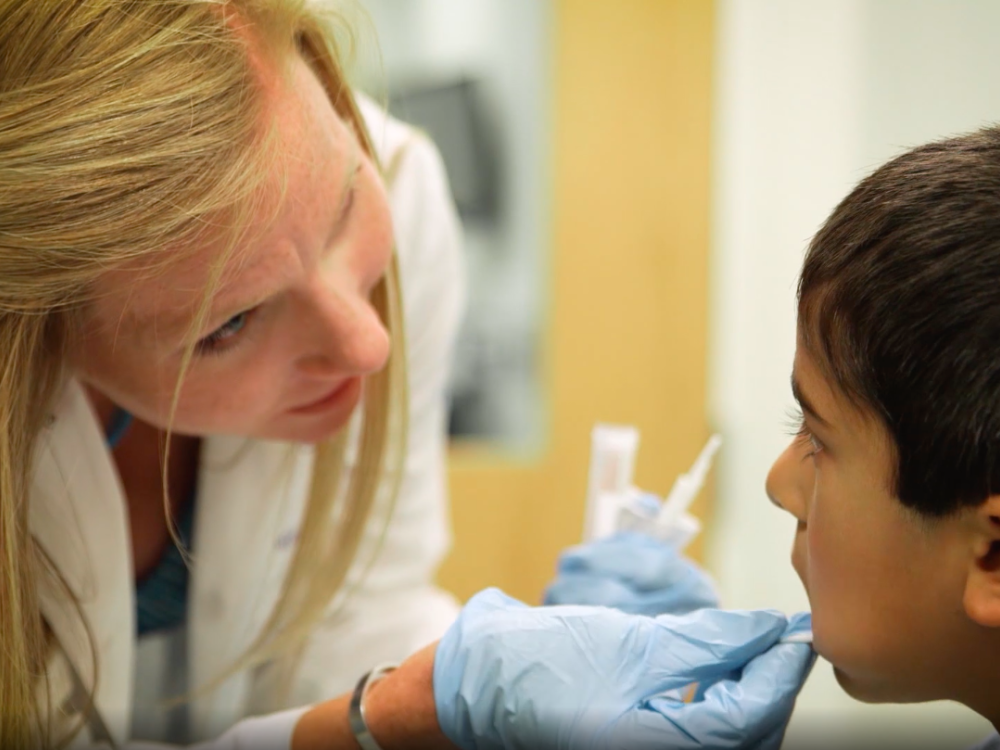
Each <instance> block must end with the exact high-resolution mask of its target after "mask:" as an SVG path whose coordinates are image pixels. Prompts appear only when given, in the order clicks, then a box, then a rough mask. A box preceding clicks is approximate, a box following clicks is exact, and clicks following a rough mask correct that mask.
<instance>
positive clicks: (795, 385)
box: [792, 372, 830, 427]
mask: <svg viewBox="0 0 1000 750" xmlns="http://www.w3.org/2000/svg"><path fill="white" fill-rule="evenodd" d="M792 395H793V396H794V397H795V400H796V401H798V402H799V406H801V407H802V411H803V412H805V413H806V414H808V415H809V416H810V417H811V418H812V419H814V420H815V421H817V422H819V423H820V424H821V425H822V426H823V427H830V423H829V422H827V421H826V420H825V419H823V417H821V416H820V414H819V412H818V411H816V407H814V406H813V405H812V402H811V401H810V400H809V397H808V396H806V394H805V393H803V392H802V386H801V385H800V384H799V381H798V378H796V377H795V373H794V372H792Z"/></svg>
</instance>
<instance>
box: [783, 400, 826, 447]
mask: <svg viewBox="0 0 1000 750" xmlns="http://www.w3.org/2000/svg"><path fill="white" fill-rule="evenodd" d="M788 418H789V419H788V427H789V428H790V429H789V434H790V435H791V436H792V437H793V438H795V443H796V444H797V445H808V447H809V452H808V453H806V455H805V456H804V457H803V458H813V457H814V456H815V455H816V454H817V453H819V452H820V451H822V450H823V443H822V442H820V440H819V438H817V437H816V436H815V435H813V434H812V432H810V430H809V428H808V427H806V418H805V416H804V415H803V414H802V410H801V409H798V408H796V409H795V410H793V411H791V412H789V414H788Z"/></svg>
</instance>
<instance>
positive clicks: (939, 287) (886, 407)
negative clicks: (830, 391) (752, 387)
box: [799, 127, 1000, 516]
mask: <svg viewBox="0 0 1000 750" xmlns="http://www.w3.org/2000/svg"><path fill="white" fill-rule="evenodd" d="M799 323H800V328H801V331H802V334H803V336H804V338H805V345H806V348H807V349H808V351H809V353H810V354H811V355H812V356H813V357H814V358H815V359H817V360H818V362H819V364H820V367H821V368H822V369H823V371H824V372H825V373H826V374H827V375H828V376H829V377H830V378H831V379H832V380H833V381H834V383H836V384H837V386H838V387H839V388H840V389H841V390H842V391H843V392H844V394H845V395H846V396H847V397H848V398H849V399H850V400H851V401H852V402H854V403H855V404H856V405H858V406H860V407H862V408H864V409H866V410H868V411H872V412H874V413H875V415H876V416H877V417H878V418H879V419H880V420H881V421H883V422H884V423H885V425H886V426H887V428H888V431H889V433H890V435H891V436H892V438H893V440H894V441H895V449H896V456H897V466H896V476H895V487H894V489H895V492H896V495H897V496H898V497H899V499H900V500H901V501H902V502H903V504H905V505H906V506H908V507H911V508H913V509H915V510H917V511H919V512H921V513H923V514H925V515H930V516H943V515H946V514H948V513H950V512H952V511H955V510H957V509H958V508H960V507H963V506H968V505H978V504H980V503H982V502H983V501H984V500H986V498H987V497H988V496H990V495H991V494H995V493H1000V127H991V128H985V129H983V130H980V131H978V132H975V133H971V134H969V135H965V136H961V137H958V138H951V139H948V140H944V141H939V142H937V143H931V144H928V145H926V146H921V147H920V148H916V149H914V150H912V151H910V152H908V153H905V154H903V155H902V156H899V157H897V158H895V159H893V160H892V161H890V162H888V163H887V164H885V165H884V166H882V167H880V168H879V169H878V170H877V171H876V172H874V173H873V174H872V175H871V176H869V177H868V178H866V179H865V180H864V181H862V182H861V183H860V184H859V185H858V186H857V187H856V188H855V189H854V190H853V191H852V192H851V194H850V195H848V196H847V197H846V198H845V199H844V200H843V201H842V202H841V203H840V205H839V206H837V208H836V210H834V212H833V214H832V215H831V216H830V218H829V219H828V220H827V222H826V224H825V225H824V226H823V228H822V229H821V230H820V231H819V233H818V234H817V235H816V237H815V238H814V239H813V241H812V243H811V244H810V247H809V251H808V253H807V255H806V259H805V264H804V266H803V269H802V276H801V278H800V280H799Z"/></svg>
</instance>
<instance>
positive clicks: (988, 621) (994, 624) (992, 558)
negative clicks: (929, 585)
mask: <svg viewBox="0 0 1000 750" xmlns="http://www.w3.org/2000/svg"><path fill="white" fill-rule="evenodd" d="M972 533H973V555H974V559H973V561H972V565H971V567H970V569H969V575H968V579H967V580H966V583H965V596H964V598H963V604H964V606H965V613H966V614H967V615H968V616H969V618H970V619H971V620H972V621H973V622H975V623H976V624H978V625H982V626H983V627H987V628H998V627H1000V496H992V497H990V498H989V499H988V500H987V501H986V502H985V503H983V504H982V505H980V506H979V507H978V508H976V509H975V516H974V518H973V532H972Z"/></svg>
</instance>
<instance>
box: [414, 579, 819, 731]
mask: <svg viewBox="0 0 1000 750" xmlns="http://www.w3.org/2000/svg"><path fill="white" fill-rule="evenodd" d="M808 624H809V622H808V615H804V616H799V617H797V618H792V619H791V620H789V618H787V617H785V616H784V615H782V614H780V613H777V612H771V611H754V612H733V611H724V610H714V609H704V610H699V611H698V612H694V613H691V614H688V615H683V616H674V615H663V616H661V617H657V618H651V617H641V616H636V615H628V614H625V613H623V612H619V611H617V610H612V609H605V608H595V607H534V608H533V607H527V606H526V605H524V604H522V603H521V602H518V601H516V600H514V599H511V598H510V597H508V596H506V595H505V594H503V593H502V592H500V591H497V590H496V589H490V590H487V591H484V592H482V593H480V594H478V595H476V596H475V597H473V599H472V600H471V601H470V602H469V603H468V604H467V605H466V607H465V608H464V609H463V610H462V613H461V615H460V616H459V618H458V620H457V621H456V623H455V624H454V625H453V626H452V627H451V629H450V630H449V631H448V632H447V633H446V634H445V636H444V638H443V639H442V640H441V642H440V643H439V644H438V647H437V652H436V656H435V661H434V699H435V702H436V705H437V714H438V721H439V723H440V725H441V729H442V730H443V731H444V733H445V735H447V737H448V739H450V740H451V741H452V742H453V743H455V744H456V745H458V746H459V747H461V748H463V749H464V750H500V748H506V749H507V750H522V749H523V750H549V749H550V748H551V749H552V750H581V749H587V750H590V749H596V748H609V749H610V748H628V749H629V750H654V748H655V750H665V748H672V749H674V748H736V747H740V748H761V749H767V750H776V748H778V747H779V745H780V744H781V740H782V737H783V736H784V732H785V726H786V724H787V723H788V719H789V717H790V716H791V713H792V708H793V706H794V703H795V697H796V696H797V695H798V692H799V690H800V689H801V688H802V685H803V683H804V682H805V679H806V676H807V675H808V673H809V670H810V668H811V667H812V664H813V662H814V660H815V656H814V654H813V651H812V648H811V647H810V646H809V645H804V644H779V643H778V641H779V640H780V639H781V638H782V636H783V635H785V634H786V633H788V632H790V631H793V630H799V629H802V628H807V627H808ZM695 682H697V683H700V685H701V686H702V691H701V692H702V697H701V698H700V699H699V700H697V701H696V702H693V703H687V704H685V703H682V702H680V701H677V700H674V699H671V698H669V697H667V696H666V695H665V693H667V692H668V691H674V690H677V689H679V688H684V687H686V686H688V685H690V684H692V683H695Z"/></svg>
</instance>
